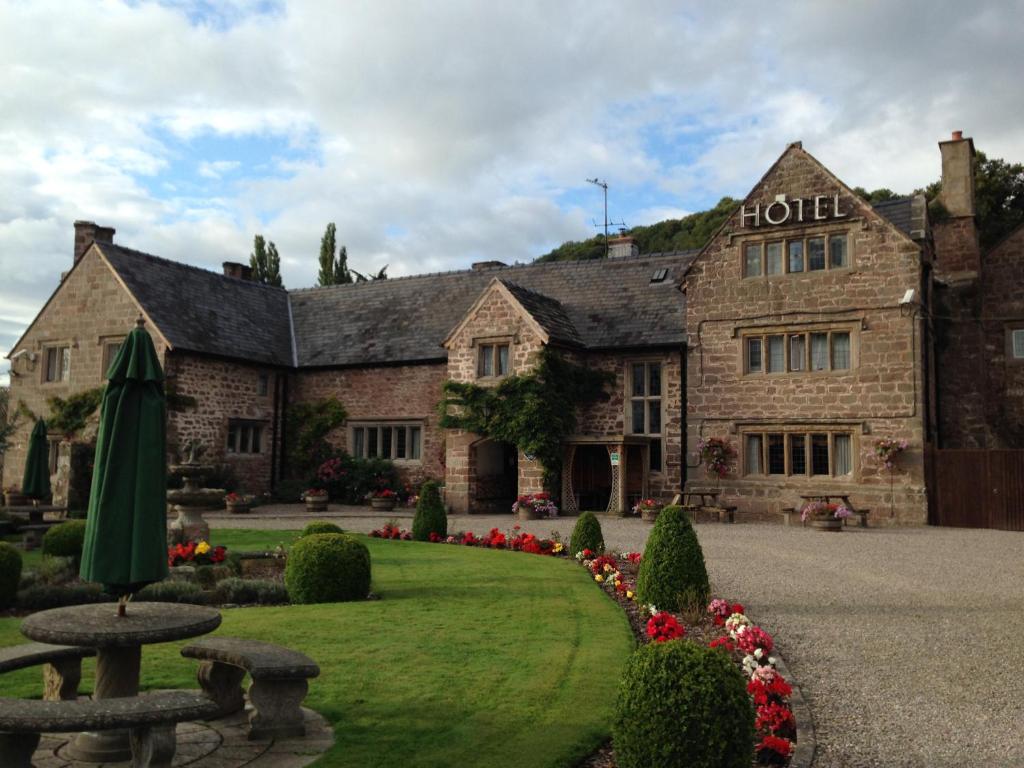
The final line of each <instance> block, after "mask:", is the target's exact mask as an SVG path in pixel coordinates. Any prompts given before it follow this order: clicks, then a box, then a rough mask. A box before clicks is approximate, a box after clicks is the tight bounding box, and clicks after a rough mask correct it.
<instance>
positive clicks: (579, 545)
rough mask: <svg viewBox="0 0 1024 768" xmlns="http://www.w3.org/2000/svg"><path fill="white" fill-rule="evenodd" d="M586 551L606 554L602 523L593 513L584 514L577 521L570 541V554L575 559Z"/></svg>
mask: <svg viewBox="0 0 1024 768" xmlns="http://www.w3.org/2000/svg"><path fill="white" fill-rule="evenodd" d="M584 549H589V550H590V551H592V552H604V534H603V533H602V532H601V523H600V522H599V521H598V519H597V515H595V514H594V513H593V512H584V513H583V514H582V515H580V518H579V520H577V521H576V527H575V528H573V529H572V538H571V539H570V540H569V554H570V555H572V556H573V557H575V556H576V555H577V554H579V553H580V552H582V551H583V550H584Z"/></svg>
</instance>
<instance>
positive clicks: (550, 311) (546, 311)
mask: <svg viewBox="0 0 1024 768" xmlns="http://www.w3.org/2000/svg"><path fill="white" fill-rule="evenodd" d="M499 279H500V278H499ZM501 284H502V285H504V286H505V287H506V288H508V291H509V293H511V294H512V295H513V296H514V297H515V299H516V301H518V302H519V304H520V305H521V306H522V307H523V309H525V310H526V311H527V312H529V313H530V316H531V317H532V318H533V319H534V320H536V321H537V324H538V325H540V327H541V328H543V329H544V330H545V331H546V332H547V334H548V338H549V339H550V340H551V341H553V342H555V343H559V344H567V345H569V346H572V347H582V346H583V340H582V339H581V338H580V335H579V333H577V332H576V326H574V325H573V324H572V320H570V319H569V316H568V315H567V314H566V313H565V307H563V306H562V304H561V302H559V301H556V300H555V299H552V298H549V297H548V296H545V295H544V294H541V293H537V292H536V291H531V290H530V289H529V288H523V286H521V285H518V284H516V283H513V282H511V281H510V280H501Z"/></svg>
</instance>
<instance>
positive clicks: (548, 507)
mask: <svg viewBox="0 0 1024 768" xmlns="http://www.w3.org/2000/svg"><path fill="white" fill-rule="evenodd" d="M512 513H513V514H514V515H516V516H517V517H518V518H519V519H520V520H540V519H541V518H545V517H558V507H557V506H555V502H553V501H552V500H551V494H550V493H548V492H547V491H541V492H539V493H528V494H525V495H523V496H520V497H519V498H517V499H516V501H515V504H513V505H512Z"/></svg>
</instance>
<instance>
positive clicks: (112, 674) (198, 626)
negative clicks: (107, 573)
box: [21, 602, 221, 763]
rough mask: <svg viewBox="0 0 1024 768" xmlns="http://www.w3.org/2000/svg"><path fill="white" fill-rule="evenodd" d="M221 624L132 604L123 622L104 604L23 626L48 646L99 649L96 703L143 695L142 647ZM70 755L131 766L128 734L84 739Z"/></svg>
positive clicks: (177, 607) (182, 610)
mask: <svg viewBox="0 0 1024 768" xmlns="http://www.w3.org/2000/svg"><path fill="white" fill-rule="evenodd" d="M220 622H221V615H220V611H217V610H215V609H213V608H206V607H203V606H197V605H182V604H179V603H145V602H143V603H134V602H133V603H129V604H128V610H127V615H125V616H118V615H117V606H116V604H114V603H99V604H95V605H76V606H72V607H69V608H54V609H52V610H48V611H40V612H39V613H34V614H32V615H31V616H29V617H27V618H26V619H25V620H24V621H22V623H21V633H22V634H23V635H25V636H26V637H28V638H29V639H31V640H36V641H39V642H43V643H53V644H55V645H78V646H83V647H86V648H95V649H96V682H95V686H94V692H93V698H95V699H115V698H121V697H126V696H136V695H138V693H139V674H140V671H141V662H142V646H143V645H150V644H153V643H164V642H168V641H171V640H181V639H184V638H188V637H197V636H199V635H205V634H208V633H209V632H212V631H213V630H215V629H216V628H217V627H219V626H220ZM69 753H70V755H71V757H73V758H75V759H78V760H85V761H89V762H96V763H100V762H117V761H120V760H128V759H129V758H130V757H131V749H130V747H129V743H128V733H127V731H97V732H86V733H82V734H79V735H78V736H77V737H76V738H75V740H74V741H73V742H72V744H71V746H70V748H69Z"/></svg>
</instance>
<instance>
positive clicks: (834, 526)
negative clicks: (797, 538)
mask: <svg viewBox="0 0 1024 768" xmlns="http://www.w3.org/2000/svg"><path fill="white" fill-rule="evenodd" d="M809 522H810V524H811V528H815V529H817V530H819V531H832V532H834V533H838V532H840V531H841V530H843V521H842V519H840V518H838V517H832V516H829V517H812V518H811V519H810V521H809Z"/></svg>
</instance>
